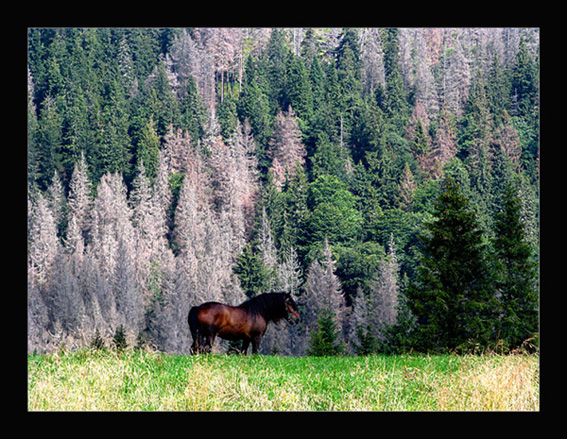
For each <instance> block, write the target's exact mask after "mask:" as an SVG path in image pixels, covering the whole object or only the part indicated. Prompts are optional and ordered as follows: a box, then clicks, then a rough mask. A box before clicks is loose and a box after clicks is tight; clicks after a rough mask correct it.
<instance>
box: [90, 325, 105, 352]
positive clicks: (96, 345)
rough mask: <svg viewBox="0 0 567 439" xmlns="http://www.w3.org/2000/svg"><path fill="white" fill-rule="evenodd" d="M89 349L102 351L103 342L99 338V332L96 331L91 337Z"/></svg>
mask: <svg viewBox="0 0 567 439" xmlns="http://www.w3.org/2000/svg"><path fill="white" fill-rule="evenodd" d="M89 347H90V348H91V349H94V350H95V351H99V350H101V349H104V340H103V339H102V337H101V336H100V331H99V330H98V329H97V330H96V332H95V335H94V336H93V338H92V340H91V342H90V343H89Z"/></svg>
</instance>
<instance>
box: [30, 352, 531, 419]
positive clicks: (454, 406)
mask: <svg viewBox="0 0 567 439" xmlns="http://www.w3.org/2000/svg"><path fill="white" fill-rule="evenodd" d="M28 409H29V410H539V358H538V357H537V356H535V357H534V356H497V355H491V356H455V355H445V356H409V355H403V356H372V357H320V358H315V357H304V358H286V357H275V356H249V357H242V356H223V355H202V356H193V357H186V356H173V355H165V354H160V353H154V352H133V351H127V352H124V353H122V354H120V355H119V354H117V353H115V352H108V351H104V352H92V351H79V352H77V353H71V354H61V353H56V354H51V355H45V356H39V355H30V356H29V357H28Z"/></svg>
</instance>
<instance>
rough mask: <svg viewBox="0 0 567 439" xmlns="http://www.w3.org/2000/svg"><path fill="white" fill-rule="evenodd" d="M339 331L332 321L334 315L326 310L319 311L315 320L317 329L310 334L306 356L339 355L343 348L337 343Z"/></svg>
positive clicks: (333, 320)
mask: <svg viewBox="0 0 567 439" xmlns="http://www.w3.org/2000/svg"><path fill="white" fill-rule="evenodd" d="M339 336H340V331H338V330H337V325H336V323H335V319H334V313H333V312H331V311H329V310H328V309H323V310H321V313H320V314H319V318H318V319H317V328H316V329H315V330H313V331H312V332H311V340H310V342H309V349H308V350H307V354H308V355H312V356H314V357H324V356H330V355H340V354H341V353H342V352H343V346H342V345H341V344H340V342H339Z"/></svg>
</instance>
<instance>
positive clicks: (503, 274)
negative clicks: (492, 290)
mask: <svg viewBox="0 0 567 439" xmlns="http://www.w3.org/2000/svg"><path fill="white" fill-rule="evenodd" d="M493 243H494V250H495V256H496V270H495V274H496V289H497V295H498V301H499V304H500V320H499V325H498V330H499V337H500V339H501V340H502V341H504V343H505V344H506V345H507V346H508V347H509V348H515V347H518V346H520V345H521V343H522V342H523V341H525V340H526V339H528V338H530V337H532V336H533V335H534V334H535V333H536V332H537V331H538V289H537V283H536V279H537V271H536V270H537V268H536V267H537V264H536V262H535V261H534V259H533V252H532V248H531V246H530V245H529V244H528V242H527V241H526V236H525V225H524V224H523V223H522V221H521V203H520V199H519V198H518V196H517V195H516V193H515V191H514V190H513V188H512V187H511V186H510V187H508V188H507V190H506V192H505V193H504V199H503V209H502V211H501V212H499V213H498V214H497V221H496V238H495V239H494V240H493Z"/></svg>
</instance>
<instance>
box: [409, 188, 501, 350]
mask: <svg viewBox="0 0 567 439" xmlns="http://www.w3.org/2000/svg"><path fill="white" fill-rule="evenodd" d="M426 232H427V233H426V234H425V233H424V234H423V235H422V237H421V240H422V241H423V244H424V248H423V257H422V259H421V265H420V266H419V267H418V277H417V282H415V283H412V284H411V285H410V287H409V289H408V299H409V306H410V308H411V311H412V312H413V313H414V315H415V316H416V317H417V319H418V328H417V330H416V333H415V337H416V339H415V342H416V344H417V346H419V348H420V349H425V350H439V349H442V348H449V349H455V348H457V347H458V346H461V345H463V344H465V343H468V342H469V341H470V340H474V342H476V343H480V344H481V345H483V346H486V345H487V344H488V343H489V341H490V339H491V336H492V330H493V327H494V319H495V315H494V314H495V313H494V311H495V304H496V302H495V298H494V290H493V287H492V285H490V272H489V264H488V261H487V251H486V247H485V245H484V237H483V232H482V230H480V229H479V226H478V220H477V218H476V213H475V212H474V211H471V210H470V207H469V200H468V198H467V197H466V196H465V195H463V194H462V193H461V191H460V189H459V186H458V185H457V183H456V182H455V181H454V180H453V179H452V178H451V177H447V178H446V179H445V182H444V187H443V192H442V193H441V196H440V197H439V200H438V202H437V205H436V207H435V213H434V220H433V221H432V222H429V223H427V224H426Z"/></svg>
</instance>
